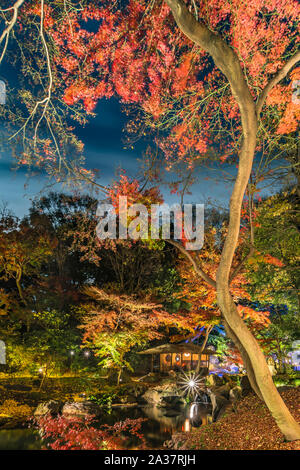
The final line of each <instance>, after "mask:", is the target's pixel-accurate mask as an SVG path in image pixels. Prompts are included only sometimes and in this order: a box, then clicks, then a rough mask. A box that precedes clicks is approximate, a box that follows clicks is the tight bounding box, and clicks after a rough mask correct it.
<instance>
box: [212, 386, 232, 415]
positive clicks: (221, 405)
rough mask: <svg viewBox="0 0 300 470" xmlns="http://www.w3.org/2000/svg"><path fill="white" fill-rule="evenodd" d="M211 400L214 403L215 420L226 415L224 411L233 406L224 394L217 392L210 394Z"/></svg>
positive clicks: (213, 413)
mask: <svg viewBox="0 0 300 470" xmlns="http://www.w3.org/2000/svg"><path fill="white" fill-rule="evenodd" d="M210 400H211V403H212V407H213V409H212V420H213V421H214V422H215V421H217V420H218V419H220V417H221V416H223V415H224V412H225V411H226V410H227V409H228V407H229V406H230V407H231V403H230V401H229V400H227V399H226V398H225V397H223V396H222V395H216V394H215V393H211V394H210Z"/></svg>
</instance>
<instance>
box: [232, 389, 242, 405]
mask: <svg viewBox="0 0 300 470" xmlns="http://www.w3.org/2000/svg"><path fill="white" fill-rule="evenodd" d="M241 396H242V389H241V387H239V386H238V385H236V387H233V388H232V389H231V390H230V392H229V399H230V400H231V401H232V402H236V401H237V400H239V399H240V398H241Z"/></svg>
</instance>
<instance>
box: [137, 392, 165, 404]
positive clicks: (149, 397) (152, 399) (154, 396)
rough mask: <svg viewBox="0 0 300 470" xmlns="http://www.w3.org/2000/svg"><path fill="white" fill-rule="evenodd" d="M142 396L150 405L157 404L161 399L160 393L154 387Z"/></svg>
mask: <svg viewBox="0 0 300 470" xmlns="http://www.w3.org/2000/svg"><path fill="white" fill-rule="evenodd" d="M142 398H143V399H144V400H145V401H146V402H147V403H150V404H152V405H157V404H159V403H160V401H161V393H159V392H158V391H157V390H155V389H154V388H152V389H150V390H147V391H146V392H145V393H144V395H143V396H142Z"/></svg>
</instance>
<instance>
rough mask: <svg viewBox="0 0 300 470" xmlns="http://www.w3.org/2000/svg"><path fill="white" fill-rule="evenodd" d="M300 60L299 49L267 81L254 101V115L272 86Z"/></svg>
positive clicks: (257, 113) (260, 108)
mask: <svg viewBox="0 0 300 470" xmlns="http://www.w3.org/2000/svg"><path fill="white" fill-rule="evenodd" d="M299 61H300V51H299V52H297V53H296V54H295V55H294V56H293V57H291V58H290V59H289V60H288V61H287V63H286V64H285V65H284V66H283V67H282V68H281V69H280V70H279V71H278V72H277V73H276V75H274V77H273V78H271V80H270V81H269V82H268V84H267V85H266V86H265V88H264V89H263V90H262V92H261V94H260V95H259V97H258V100H257V103H256V115H257V117H259V115H260V113H261V110H262V107H263V105H264V102H265V101H266V98H267V96H268V94H269V93H270V91H271V90H272V89H273V88H274V86H276V85H277V83H279V82H280V81H281V80H282V79H283V78H285V77H286V76H287V74H288V73H289V71H290V70H291V68H292V67H293V66H294V65H295V64H296V63H297V62H299Z"/></svg>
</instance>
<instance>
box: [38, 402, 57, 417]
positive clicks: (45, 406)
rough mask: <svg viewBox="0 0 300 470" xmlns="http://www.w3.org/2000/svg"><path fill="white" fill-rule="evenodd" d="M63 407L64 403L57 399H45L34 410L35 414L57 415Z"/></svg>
mask: <svg viewBox="0 0 300 470" xmlns="http://www.w3.org/2000/svg"><path fill="white" fill-rule="evenodd" d="M61 408H62V403H61V402H59V401H56V400H50V401H45V402H43V403H39V404H38V406H37V408H36V409H35V411H34V416H45V415H47V414H51V415H52V416H55V415H57V414H58V413H59V412H60V410H61Z"/></svg>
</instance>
